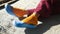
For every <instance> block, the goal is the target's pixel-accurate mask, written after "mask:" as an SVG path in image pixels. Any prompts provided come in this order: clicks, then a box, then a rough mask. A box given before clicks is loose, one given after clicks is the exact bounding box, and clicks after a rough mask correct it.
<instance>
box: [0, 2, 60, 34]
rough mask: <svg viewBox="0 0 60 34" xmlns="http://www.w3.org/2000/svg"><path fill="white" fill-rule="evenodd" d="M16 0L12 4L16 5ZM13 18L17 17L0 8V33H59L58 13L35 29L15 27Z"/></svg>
mask: <svg viewBox="0 0 60 34" xmlns="http://www.w3.org/2000/svg"><path fill="white" fill-rule="evenodd" d="M17 3H18V2H16V3H15V4H12V5H16V4H17ZM13 20H18V18H17V17H15V16H11V15H9V14H8V13H7V12H6V11H5V9H1V10H0V34H60V15H53V16H51V17H49V18H47V19H45V20H42V22H43V24H42V25H39V26H38V27H37V28H35V29H28V28H16V27H15V26H13V24H12V22H13Z"/></svg>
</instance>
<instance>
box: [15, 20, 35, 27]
mask: <svg viewBox="0 0 60 34" xmlns="http://www.w3.org/2000/svg"><path fill="white" fill-rule="evenodd" d="M14 26H16V27H22V28H36V26H34V25H30V24H26V23H24V22H22V21H15V23H14Z"/></svg>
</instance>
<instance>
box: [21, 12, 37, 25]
mask: <svg viewBox="0 0 60 34" xmlns="http://www.w3.org/2000/svg"><path fill="white" fill-rule="evenodd" d="M22 21H23V22H25V23H27V24H33V25H37V23H38V22H37V21H38V20H37V16H36V13H33V14H32V15H30V16H29V17H27V18H25V19H23V20H22Z"/></svg>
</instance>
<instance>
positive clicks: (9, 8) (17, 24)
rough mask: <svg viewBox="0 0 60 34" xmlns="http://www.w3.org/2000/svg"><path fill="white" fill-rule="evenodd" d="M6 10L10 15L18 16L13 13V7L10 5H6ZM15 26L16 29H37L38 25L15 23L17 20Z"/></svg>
mask: <svg viewBox="0 0 60 34" xmlns="http://www.w3.org/2000/svg"><path fill="white" fill-rule="evenodd" d="M5 9H6V11H7V12H8V13H9V14H11V15H14V16H16V15H15V14H14V12H13V9H12V7H11V6H10V5H8V4H6V5H5ZM13 24H14V26H16V27H26V28H36V25H31V24H26V23H24V22H22V21H15V20H14V21H13Z"/></svg>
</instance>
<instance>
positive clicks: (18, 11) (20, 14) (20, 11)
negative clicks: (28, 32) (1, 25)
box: [13, 8, 27, 17]
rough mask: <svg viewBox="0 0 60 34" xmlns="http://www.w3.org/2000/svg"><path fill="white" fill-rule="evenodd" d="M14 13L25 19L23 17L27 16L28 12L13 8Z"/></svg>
mask: <svg viewBox="0 0 60 34" xmlns="http://www.w3.org/2000/svg"><path fill="white" fill-rule="evenodd" d="M13 12H14V13H15V15H16V16H18V17H23V15H25V14H27V11H26V10H22V9H18V8H13Z"/></svg>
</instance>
